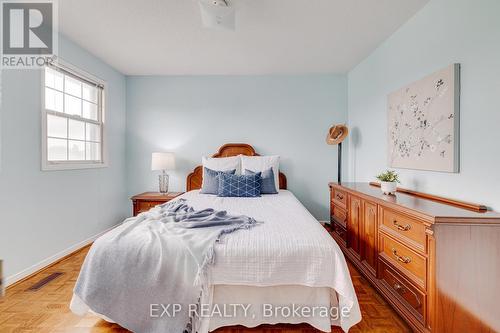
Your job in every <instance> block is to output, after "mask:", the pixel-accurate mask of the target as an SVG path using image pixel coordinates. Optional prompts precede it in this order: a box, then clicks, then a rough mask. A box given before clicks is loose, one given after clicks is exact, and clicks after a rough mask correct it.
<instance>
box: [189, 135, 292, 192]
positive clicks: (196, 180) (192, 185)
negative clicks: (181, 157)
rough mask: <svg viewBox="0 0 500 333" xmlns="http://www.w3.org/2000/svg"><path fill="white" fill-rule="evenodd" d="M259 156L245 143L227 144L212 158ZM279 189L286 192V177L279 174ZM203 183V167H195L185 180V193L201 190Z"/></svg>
mask: <svg viewBox="0 0 500 333" xmlns="http://www.w3.org/2000/svg"><path fill="white" fill-rule="evenodd" d="M240 154H241V155H246V156H259V154H257V153H256V152H255V149H253V147H252V146H250V145H248V144H246V143H227V144H225V145H223V146H222V147H220V148H219V151H218V152H216V153H215V154H213V155H212V157H230V156H237V155H240ZM279 182H280V184H279V185H280V189H281V190H286V176H285V175H284V174H283V173H281V172H280V174H279ZM202 183H203V167H202V166H201V165H199V166H197V167H196V168H195V169H194V170H193V172H191V173H190V174H189V175H188V176H187V179H186V191H192V190H197V189H200V188H201V184H202Z"/></svg>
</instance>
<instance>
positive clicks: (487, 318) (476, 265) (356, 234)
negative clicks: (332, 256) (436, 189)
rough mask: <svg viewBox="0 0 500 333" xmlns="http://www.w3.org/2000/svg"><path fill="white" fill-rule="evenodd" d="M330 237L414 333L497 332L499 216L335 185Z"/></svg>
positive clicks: (421, 197)
mask: <svg viewBox="0 0 500 333" xmlns="http://www.w3.org/2000/svg"><path fill="white" fill-rule="evenodd" d="M329 186H330V207H331V213H330V217H331V219H330V220H331V221H330V222H331V225H330V228H331V230H332V232H331V234H332V236H333V238H334V239H335V240H336V241H337V243H338V244H339V245H340V248H341V249H342V251H343V252H344V254H345V256H346V257H347V259H349V260H350V261H351V262H352V263H353V264H354V265H355V266H356V267H357V268H358V269H359V270H360V271H361V273H362V274H363V275H364V276H365V277H366V278H367V279H368V280H369V281H370V282H371V283H372V284H373V285H374V286H375V288H376V289H377V290H378V291H379V292H380V293H381V294H382V295H383V296H384V297H385V299H386V300H387V301H388V302H389V303H390V304H391V305H392V306H393V307H394V308H395V309H396V311H397V312H398V313H399V314H400V315H401V316H402V317H403V318H404V319H405V320H406V321H407V322H408V324H409V325H410V326H411V327H412V328H413V330H414V331H416V332H440V333H441V332H443V333H445V332H446V333H453V332H456V333H463V332H474V333H479V332H481V333H483V332H499V331H500V316H499V313H500V312H499V310H498V305H497V301H498V300H500V282H498V281H499V280H498V279H499V277H500V257H499V256H500V215H499V214H497V213H494V212H490V211H485V207H484V206H482V205H474V204H470V203H464V202H459V201H454V200H450V199H445V198H440V197H435V196H431V195H427V194H422V193H419V192H413V191H409V190H402V191H401V192H398V193H396V195H394V196H386V195H383V194H382V193H381V191H380V189H379V188H377V187H376V186H373V185H370V184H368V183H343V184H342V185H339V184H337V183H330V184H329Z"/></svg>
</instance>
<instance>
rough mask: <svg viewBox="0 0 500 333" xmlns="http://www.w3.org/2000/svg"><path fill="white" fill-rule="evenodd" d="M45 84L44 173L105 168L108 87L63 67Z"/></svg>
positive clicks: (52, 69) (50, 70) (49, 70)
mask: <svg viewBox="0 0 500 333" xmlns="http://www.w3.org/2000/svg"><path fill="white" fill-rule="evenodd" d="M42 82H43V84H42V86H43V87H42V89H43V90H42V96H43V98H42V140H43V141H42V142H43V145H42V147H43V149H42V169H43V170H59V169H82V168H95V167H103V166H105V161H104V145H103V141H104V140H103V133H104V107H103V105H104V103H103V102H104V83H103V82H100V80H98V79H95V78H92V77H91V76H90V75H89V74H84V73H83V72H81V71H79V70H76V69H75V68H70V66H69V65H62V64H61V63H58V64H51V65H48V66H46V67H45V69H44V72H43V75H42Z"/></svg>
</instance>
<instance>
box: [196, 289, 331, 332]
mask: <svg viewBox="0 0 500 333" xmlns="http://www.w3.org/2000/svg"><path fill="white" fill-rule="evenodd" d="M209 294H210V293H209ZM202 303H205V304H212V305H213V306H214V305H218V306H219V307H220V308H222V307H223V305H224V304H226V305H233V304H242V305H245V306H247V307H248V310H247V312H246V315H245V311H243V310H241V308H240V311H238V312H237V313H236V315H234V314H233V313H232V311H228V312H229V315H227V316H211V317H207V318H202V321H201V326H200V332H208V331H210V332H211V331H214V330H216V329H217V328H219V327H224V326H233V325H243V326H245V327H256V326H259V325H262V324H278V323H282V324H300V323H307V324H309V325H311V326H313V327H314V328H316V329H318V330H321V331H323V332H331V325H340V322H339V321H338V320H336V318H334V317H331V316H330V315H328V316H325V315H324V313H323V316H322V315H321V314H320V313H319V311H316V314H315V315H312V313H311V314H307V313H305V315H304V313H301V310H302V309H303V308H309V309H312V308H313V307H316V308H317V309H319V308H325V309H326V308H328V309H330V308H337V307H338V301H337V296H336V293H335V292H334V291H333V290H332V289H331V288H327V287H324V288H318V287H306V286H298V285H289V286H272V287H254V286H237V285H233V286H231V285H216V286H213V287H212V299H211V300H207V299H204V300H202ZM294 306H295V308H294ZM294 309H295V310H296V313H295V314H293V313H292V312H293V310H294ZM297 313H298V315H297ZM271 314H272V315H271Z"/></svg>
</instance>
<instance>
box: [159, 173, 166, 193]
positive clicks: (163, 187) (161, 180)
mask: <svg viewBox="0 0 500 333" xmlns="http://www.w3.org/2000/svg"><path fill="white" fill-rule="evenodd" d="M158 184H159V190H160V193H168V175H167V174H166V173H165V171H163V173H162V174H161V175H159V176H158Z"/></svg>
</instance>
